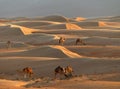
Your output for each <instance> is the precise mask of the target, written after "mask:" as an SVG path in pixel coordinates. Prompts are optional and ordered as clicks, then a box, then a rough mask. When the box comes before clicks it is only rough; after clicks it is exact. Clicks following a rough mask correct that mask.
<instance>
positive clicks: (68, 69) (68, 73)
mask: <svg viewBox="0 0 120 89" xmlns="http://www.w3.org/2000/svg"><path fill="white" fill-rule="evenodd" d="M54 71H55V79H56V76H57V74H60V75H64V76H65V78H70V77H72V76H73V75H72V72H73V69H72V67H71V66H67V67H66V68H63V67H61V66H58V67H57V68H55V70H54Z"/></svg>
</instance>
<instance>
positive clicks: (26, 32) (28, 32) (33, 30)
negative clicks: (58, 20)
mask: <svg viewBox="0 0 120 89" xmlns="http://www.w3.org/2000/svg"><path fill="white" fill-rule="evenodd" d="M11 27H14V28H20V29H21V31H22V32H23V34H24V35H29V34H32V32H35V31H37V30H35V29H30V28H26V27H22V26H18V25H11Z"/></svg>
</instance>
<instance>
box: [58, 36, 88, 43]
mask: <svg viewBox="0 0 120 89" xmlns="http://www.w3.org/2000/svg"><path fill="white" fill-rule="evenodd" d="M65 40H66V39H65V38H64V37H60V39H59V45H63V44H64V42H65ZM78 44H82V45H86V43H85V42H83V40H81V39H80V38H77V39H76V41H75V45H78Z"/></svg>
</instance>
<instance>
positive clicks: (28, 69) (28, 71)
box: [17, 67, 33, 78]
mask: <svg viewBox="0 0 120 89" xmlns="http://www.w3.org/2000/svg"><path fill="white" fill-rule="evenodd" d="M17 72H18V73H20V74H24V78H27V77H28V78H31V77H32V75H33V70H32V68H31V67H25V68H23V69H22V70H17Z"/></svg>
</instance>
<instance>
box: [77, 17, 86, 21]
mask: <svg viewBox="0 0 120 89" xmlns="http://www.w3.org/2000/svg"><path fill="white" fill-rule="evenodd" d="M75 20H76V21H83V20H86V18H82V17H77V18H76V19H75Z"/></svg>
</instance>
